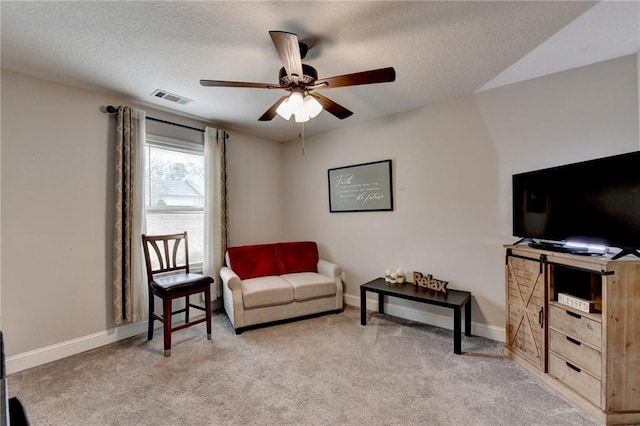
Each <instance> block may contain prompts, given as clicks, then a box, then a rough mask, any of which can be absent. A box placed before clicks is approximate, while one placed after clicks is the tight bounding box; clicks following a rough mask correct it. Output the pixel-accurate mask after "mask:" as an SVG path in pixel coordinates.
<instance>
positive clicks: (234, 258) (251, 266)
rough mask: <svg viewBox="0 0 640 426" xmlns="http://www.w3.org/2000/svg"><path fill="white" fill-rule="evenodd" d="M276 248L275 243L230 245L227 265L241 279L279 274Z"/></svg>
mask: <svg viewBox="0 0 640 426" xmlns="http://www.w3.org/2000/svg"><path fill="white" fill-rule="evenodd" d="M275 249H276V245H275V244H255V245H248V246H238V247H229V249H228V250H227V259H228V261H229V265H227V266H229V267H230V268H231V269H233V271H234V272H235V273H236V274H238V276H239V277H240V279H241V280H246V279H249V278H256V277H264V276H268V275H279V274H278V264H277V262H276V250H275Z"/></svg>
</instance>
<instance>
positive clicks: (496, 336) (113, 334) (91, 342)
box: [5, 294, 505, 374]
mask: <svg viewBox="0 0 640 426" xmlns="http://www.w3.org/2000/svg"><path fill="white" fill-rule="evenodd" d="M374 297H375V296H374ZM344 301H345V303H346V304H347V305H350V306H356V307H358V308H359V307H360V298H359V297H357V296H352V295H349V294H345V295H344ZM367 305H368V306H372V307H376V308H377V306H378V299H377V298H371V299H370V298H367ZM385 312H386V313H388V314H389V315H393V316H396V317H399V318H405V319H408V320H411V321H417V322H421V323H424V324H430V325H434V326H436V327H442V328H446V329H448V330H453V320H452V319H453V315H451V316H445V315H438V314H434V313H430V312H425V311H422V310H418V309H414V308H409V307H406V306H399V305H395V304H393V303H387V304H386V305H385ZM161 326H162V325H161V324H160V323H159V322H158V323H157V324H156V325H155V328H160V327H161ZM146 331H147V321H143V322H138V323H135V324H125V325H123V326H120V327H116V328H112V329H110V330H105V331H101V332H98V333H93V334H90V335H87V336H83V337H78V338H76V339H71V340H67V341H66V342H61V343H56V344H54V345H51V346H46V347H44V348H40V349H35V350H32V351H29V352H24V353H21V354H18V355H13V356H9V357H7V359H6V361H5V363H6V368H7V374H12V373H17V372H19V371H22V370H26V369H28V368H32V367H37V366H38V365H42V364H46V363H48V362H52V361H57V360H59V359H62V358H66V357H68V356H71V355H76V354H79V353H82V352H86V351H89V350H91V349H96V348H99V347H101V346H104V345H108V344H110V343H115V342H117V341H119V340H123V339H128V338H129V337H133V336H136V335H138V334H141V333H146ZM471 333H472V334H473V335H475V336H482V337H486V338H487V339H491V340H496V341H498V342H504V341H505V329H504V328H502V327H496V326H490V325H486V324H480V323H477V322H472V323H471Z"/></svg>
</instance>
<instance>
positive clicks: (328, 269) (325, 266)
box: [318, 259, 342, 278]
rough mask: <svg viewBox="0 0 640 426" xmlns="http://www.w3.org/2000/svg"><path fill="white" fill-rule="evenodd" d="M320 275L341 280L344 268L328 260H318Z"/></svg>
mask: <svg viewBox="0 0 640 426" xmlns="http://www.w3.org/2000/svg"><path fill="white" fill-rule="evenodd" d="M318 273H319V274H321V275H324V276H326V277H330V278H340V275H341V274H342V268H341V267H340V266H338V265H336V264H335V263H331V262H327V261H326V260H322V259H320V260H318Z"/></svg>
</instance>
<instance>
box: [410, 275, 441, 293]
mask: <svg viewBox="0 0 640 426" xmlns="http://www.w3.org/2000/svg"><path fill="white" fill-rule="evenodd" d="M413 284H414V285H415V286H418V287H424V288H428V289H429V290H435V291H439V292H441V293H446V292H447V285H448V284H449V281H441V280H436V279H435V278H433V277H432V276H431V274H429V275H427V276H426V277H425V276H424V275H422V273H420V272H414V273H413Z"/></svg>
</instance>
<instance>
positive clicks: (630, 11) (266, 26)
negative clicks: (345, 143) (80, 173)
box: [0, 1, 640, 140]
mask: <svg viewBox="0 0 640 426" xmlns="http://www.w3.org/2000/svg"><path fill="white" fill-rule="evenodd" d="M0 13H1V15H2V27H1V29H2V67H3V68H6V69H9V70H12V71H16V72H19V73H23V74H27V75H31V76H34V77H38V78H44V79H47V80H51V81H54V82H59V83H63V84H69V85H74V86H79V87H82V88H87V89H92V90H95V89H97V90H108V91H112V92H115V93H118V94H120V95H123V96H125V97H127V98H130V99H131V100H133V101H136V102H143V103H147V104H151V105H154V106H157V107H161V108H169V109H172V110H175V111H176V112H178V113H181V114H187V115H190V116H194V117H199V118H203V119H205V120H207V121H211V122H214V123H216V124H218V125H221V126H224V127H227V128H230V129H238V130H241V131H244V132H246V133H250V134H255V135H260V136H261V137H266V138H269V139H273V140H289V139H293V138H295V136H296V134H297V126H296V124H295V123H294V122H293V121H285V120H282V119H281V118H279V117H276V118H275V119H274V120H273V121H271V122H266V123H265V122H258V121H257V118H258V117H259V116H260V115H262V113H263V112H264V111H265V110H266V109H267V108H268V107H269V106H271V105H272V104H273V103H274V102H275V101H276V100H277V99H278V98H279V97H280V96H281V95H282V94H284V93H285V92H282V91H280V90H267V89H246V88H212V87H202V86H200V84H199V80H200V79H215V80H240V81H252V82H264V83H277V80H278V79H277V73H278V70H279V68H280V67H281V64H280V62H279V59H278V55H277V53H276V51H275V49H274V47H273V44H272V42H271V39H270V38H269V34H268V31H269V30H284V31H290V32H294V33H297V34H298V36H299V38H300V39H301V40H302V41H306V42H307V43H308V44H309V45H310V50H309V53H308V54H307V57H306V59H305V60H304V62H305V63H307V64H309V65H311V66H313V67H315V68H316V69H317V70H318V73H319V77H320V78H324V77H331V76H335V75H341V74H346V73H353V72H358V71H364V70H370V69H376V68H382V67H387V66H393V67H395V69H396V73H397V79H396V81H395V82H393V83H384V84H376V85H367V86H357V87H343V88H335V89H329V90H324V91H323V92H322V94H324V95H325V96H328V97H330V98H331V99H333V100H334V101H336V102H338V103H340V104H342V105H343V106H345V107H347V108H348V109H350V110H352V111H354V115H353V116H352V117H350V118H347V119H345V120H342V121H341V120H338V119H337V118H335V117H333V116H332V115H330V114H328V113H326V112H323V113H321V114H320V116H318V117H317V118H315V119H313V120H311V121H310V122H308V123H307V124H306V125H305V133H306V134H307V135H310V134H314V133H319V132H324V131H327V130H331V129H335V128H338V127H343V126H349V125H353V124H354V123H358V122H363V121H366V120H370V119H373V118H378V117H382V116H387V115H393V114H398V113H401V112H403V111H407V110H411V109H414V108H418V107H421V106H425V105H428V104H431V103H434V102H437V101H442V100H444V99H449V98H453V97H457V96H461V95H465V94H470V93H474V92H476V91H478V90H482V89H486V88H492V87H498V86H501V85H504V84H509V83H513V82H517V81H522V80H525V79H529V78H534V77H538V76H541V75H546V74H549V73H552V72H557V71H562V70H565V69H569V68H574V67H577V66H581V65H586V64H589V63H594V62H598V61H601V60H606V59H611V58H614V57H619V56H623V55H627V54H632V53H635V52H637V51H638V47H639V45H640V30H639V22H640V7H639V3H638V2H601V3H597V4H595V6H594V3H592V2H552V1H549V2H526V1H514V2H505V1H499V2H490V1H478V2H459V1H449V2H404V1H392V2H385V1H376V2H334V1H326V2H268V1H263V2H181V1H180V2H178V1H175V2H137V1H136V2H9V1H2V2H0ZM155 89H163V90H166V91H168V92H171V93H175V94H178V95H181V96H184V97H187V98H189V99H192V100H193V101H194V102H192V103H191V104H189V105H185V106H181V105H177V104H174V103H171V102H169V101H166V100H163V99H157V98H154V97H152V96H150V95H151V93H152V92H153V91H154V90H155Z"/></svg>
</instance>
